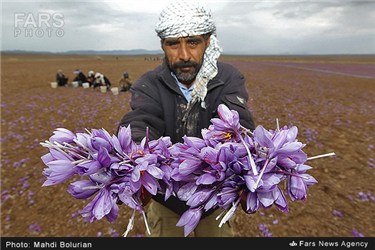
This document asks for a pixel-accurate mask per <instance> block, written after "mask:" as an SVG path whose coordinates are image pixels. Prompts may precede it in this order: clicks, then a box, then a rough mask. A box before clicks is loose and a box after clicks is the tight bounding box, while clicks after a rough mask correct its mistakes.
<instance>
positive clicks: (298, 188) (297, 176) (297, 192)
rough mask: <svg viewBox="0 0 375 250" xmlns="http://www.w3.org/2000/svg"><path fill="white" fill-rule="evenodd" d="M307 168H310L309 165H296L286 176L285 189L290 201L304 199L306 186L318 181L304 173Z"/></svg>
mask: <svg viewBox="0 0 375 250" xmlns="http://www.w3.org/2000/svg"><path fill="white" fill-rule="evenodd" d="M309 169H311V167H310V166H307V165H303V164H300V165H297V167H296V168H295V169H294V170H292V172H291V175H290V176H289V177H288V181H287V190H288V194H289V196H290V198H291V199H292V201H294V200H305V199H306V197H307V187H308V186H310V185H313V184H315V183H318V181H317V180H316V179H315V178H314V177H312V176H311V175H309V174H306V173H305V172H306V171H307V170H309Z"/></svg>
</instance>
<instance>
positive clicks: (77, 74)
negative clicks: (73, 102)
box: [73, 69, 87, 87]
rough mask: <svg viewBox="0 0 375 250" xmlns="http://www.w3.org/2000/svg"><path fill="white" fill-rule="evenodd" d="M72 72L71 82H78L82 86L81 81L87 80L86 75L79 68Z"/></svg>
mask: <svg viewBox="0 0 375 250" xmlns="http://www.w3.org/2000/svg"><path fill="white" fill-rule="evenodd" d="M73 73H74V74H75V77H74V79H73V82H78V86H80V87H82V83H84V82H87V77H86V76H85V74H83V72H82V71H81V70H79V69H76V70H75V71H73Z"/></svg>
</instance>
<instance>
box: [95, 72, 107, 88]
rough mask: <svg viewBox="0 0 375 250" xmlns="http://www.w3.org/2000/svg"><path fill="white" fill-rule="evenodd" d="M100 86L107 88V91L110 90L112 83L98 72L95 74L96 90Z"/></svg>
mask: <svg viewBox="0 0 375 250" xmlns="http://www.w3.org/2000/svg"><path fill="white" fill-rule="evenodd" d="M100 86H106V87H107V89H110V87H111V82H110V81H109V79H108V78H107V77H106V76H105V75H103V74H101V73H99V72H97V73H96V74H95V81H94V88H96V87H100Z"/></svg>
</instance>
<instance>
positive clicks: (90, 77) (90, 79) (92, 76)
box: [87, 70, 95, 87]
mask: <svg viewBox="0 0 375 250" xmlns="http://www.w3.org/2000/svg"><path fill="white" fill-rule="evenodd" d="M87 82H88V83H89V84H90V87H94V82H95V72H94V71H93V70H90V71H89V72H88V74H87Z"/></svg>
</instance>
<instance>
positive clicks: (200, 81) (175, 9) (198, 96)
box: [155, 1, 222, 108]
mask: <svg viewBox="0 0 375 250" xmlns="http://www.w3.org/2000/svg"><path fill="white" fill-rule="evenodd" d="M155 31H156V33H157V34H158V36H159V37H160V38H162V39H164V38H168V37H187V36H197V35H204V34H208V33H211V37H210V44H209V46H208V47H207V49H206V51H205V53H204V58H203V63H202V67H201V69H200V70H199V72H198V75H197V77H196V79H195V85H194V90H193V92H192V100H191V102H190V103H191V104H193V103H195V102H196V101H200V102H201V105H202V107H203V108H205V102H204V98H205V97H206V94H207V83H208V82H209V81H210V80H211V79H212V78H214V77H215V76H216V74H217V60H218V58H219V56H220V54H221V52H222V49H221V47H220V46H219V42H218V40H217V38H216V26H215V23H214V21H213V19H212V16H211V11H210V10H209V9H208V8H207V7H206V6H205V5H204V4H202V3H200V2H194V1H173V2H172V3H170V4H169V5H168V6H167V7H166V8H165V9H164V10H163V11H162V12H161V13H160V17H159V21H158V22H157V24H156V29H155Z"/></svg>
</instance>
